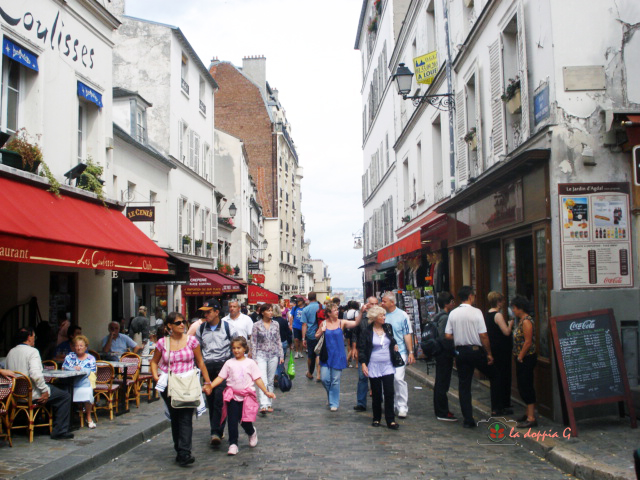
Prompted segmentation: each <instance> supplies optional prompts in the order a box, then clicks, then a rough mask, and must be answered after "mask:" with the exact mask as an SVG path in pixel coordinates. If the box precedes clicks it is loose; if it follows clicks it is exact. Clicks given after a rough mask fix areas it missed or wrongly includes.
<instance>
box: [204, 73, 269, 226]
mask: <svg viewBox="0 0 640 480" xmlns="http://www.w3.org/2000/svg"><path fill="white" fill-rule="evenodd" d="M209 72H210V73H211V75H212V76H213V78H214V79H215V80H216V82H217V83H218V85H219V86H220V88H219V90H218V91H217V92H216V94H215V101H214V106H215V108H214V116H215V126H216V128H218V129H220V130H222V131H224V132H226V133H229V134H231V135H233V136H234V137H237V138H239V139H240V140H242V141H243V142H244V143H245V148H246V150H247V154H248V163H249V173H250V175H251V176H252V177H253V180H254V181H255V182H256V186H257V189H258V201H259V202H260V204H261V206H262V208H263V213H264V215H265V216H266V217H275V216H277V214H278V212H277V209H276V202H277V199H278V197H277V192H276V187H277V185H276V182H277V177H276V173H277V170H276V169H277V163H276V159H275V155H274V154H273V152H274V145H273V138H272V137H273V134H272V126H271V120H270V119H269V114H268V112H267V106H266V105H265V103H264V100H263V99H262V96H261V95H260V90H259V89H258V87H257V86H256V85H255V84H254V83H253V82H251V81H250V80H249V79H248V78H246V77H245V76H244V75H243V74H242V73H240V72H239V71H238V70H237V69H236V67H234V66H233V65H232V64H230V63H227V62H220V63H217V64H214V65H213V66H212V67H211V68H210V70H209ZM218 187H219V188H220V189H221V190H222V191H224V185H218Z"/></svg>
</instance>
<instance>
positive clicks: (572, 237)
mask: <svg viewBox="0 0 640 480" xmlns="http://www.w3.org/2000/svg"><path fill="white" fill-rule="evenodd" d="M558 194H559V202H558V204H559V208H560V217H559V218H560V231H561V234H560V241H561V246H562V249H561V250H562V288H565V289H571V288H612V287H632V286H633V258H632V250H631V223H630V220H629V184H628V183H565V184H559V185H558Z"/></svg>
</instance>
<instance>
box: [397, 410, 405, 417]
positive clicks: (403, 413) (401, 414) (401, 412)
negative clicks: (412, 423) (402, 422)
mask: <svg viewBox="0 0 640 480" xmlns="http://www.w3.org/2000/svg"><path fill="white" fill-rule="evenodd" d="M398 417H399V418H407V411H406V410H398Z"/></svg>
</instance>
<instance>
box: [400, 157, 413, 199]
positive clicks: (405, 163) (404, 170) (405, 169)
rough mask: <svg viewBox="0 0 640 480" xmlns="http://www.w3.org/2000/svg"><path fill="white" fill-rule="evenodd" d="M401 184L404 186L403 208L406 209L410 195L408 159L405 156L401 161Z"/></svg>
mask: <svg viewBox="0 0 640 480" xmlns="http://www.w3.org/2000/svg"><path fill="white" fill-rule="evenodd" d="M402 184H403V188H404V208H405V210H406V209H408V208H409V207H410V206H411V204H410V200H411V199H410V195H409V159H408V158H405V159H404V161H403V162H402Z"/></svg>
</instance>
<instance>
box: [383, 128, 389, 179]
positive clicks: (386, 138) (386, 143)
mask: <svg viewBox="0 0 640 480" xmlns="http://www.w3.org/2000/svg"><path fill="white" fill-rule="evenodd" d="M384 158H385V162H386V164H385V171H387V170H388V169H389V132H387V133H385V135H384Z"/></svg>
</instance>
